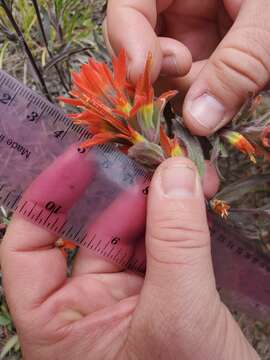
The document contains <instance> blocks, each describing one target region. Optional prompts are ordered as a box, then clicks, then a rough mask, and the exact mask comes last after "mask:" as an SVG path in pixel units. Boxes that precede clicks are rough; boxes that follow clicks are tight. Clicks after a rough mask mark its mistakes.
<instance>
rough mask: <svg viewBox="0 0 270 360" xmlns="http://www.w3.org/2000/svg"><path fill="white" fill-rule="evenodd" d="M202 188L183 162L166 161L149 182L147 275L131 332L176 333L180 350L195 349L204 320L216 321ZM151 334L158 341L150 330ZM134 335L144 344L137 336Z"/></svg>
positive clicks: (216, 303)
mask: <svg viewBox="0 0 270 360" xmlns="http://www.w3.org/2000/svg"><path fill="white" fill-rule="evenodd" d="M200 183H201V181H200V178H199V175H198V173H197V171H196V168H195V165H194V164H193V163H192V162H191V161H190V160H189V159H187V158H171V159H169V160H166V161H165V162H164V163H162V164H161V166H160V167H159V168H158V170H157V171H156V173H155V175H154V177H153V179H152V182H151V186H150V193H149V199H148V218H147V230H146V255H147V271H146V277H145V282H144V285H143V288H142V291H141V295H140V300H139V303H138V306H137V309H136V313H135V315H134V319H133V329H136V328H137V329H138V328H139V329H144V328H147V326H149V325H147V324H149V322H150V323H155V324H156V325H157V327H156V328H157V329H158V328H159V327H158V325H159V324H160V326H165V329H166V339H167V332H168V334H170V335H168V336H172V331H173V329H178V331H177V335H178V338H179V341H180V343H181V347H182V348H183V344H184V343H185V341H188V342H189V343H190V345H192V346H196V345H195V344H194V341H195V340H194V341H193V339H202V338H203V336H204V331H207V330H206V329H207V326H209V323H208V321H206V317H207V319H209V318H210V317H212V316H214V318H216V316H217V312H218V309H219V307H220V300H219V297H218V293H217V291H216V287H215V279H214V273H213V268H212V260H211V251H210V236H209V231H208V225H207V219H206V211H205V201H204V196H203V191H202V188H201V184H200ZM198 299H199V300H198ZM206 314H207V315H206ZM209 314H211V316H210V315H209ZM178 315H179V316H178ZM205 315H206V316H205ZM172 323H173V324H174V325H173V326H171V324H172ZM162 324H163V325H162ZM194 324H196V326H194ZM181 330H182V331H181ZM151 334H153V335H150V337H152V336H153V337H155V336H158V333H156V332H155V329H152V328H151ZM133 335H135V336H136V337H137V339H136V341H137V340H142V339H141V338H140V335H139V334H137V335H136V334H135V331H134V332H133ZM158 338H159V339H162V337H160V336H159V337H158ZM187 347H188V346H187Z"/></svg>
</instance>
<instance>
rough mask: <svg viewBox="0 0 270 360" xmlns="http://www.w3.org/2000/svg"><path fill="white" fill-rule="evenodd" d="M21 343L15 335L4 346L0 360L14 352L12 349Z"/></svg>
mask: <svg viewBox="0 0 270 360" xmlns="http://www.w3.org/2000/svg"><path fill="white" fill-rule="evenodd" d="M18 343H19V339H18V335H13V336H12V337H11V338H10V339H9V340H8V341H7V342H6V343H5V345H4V347H3V349H2V351H1V353H0V359H1V360H2V359H4V357H5V356H6V355H7V354H8V353H9V352H10V351H11V350H12V348H14V347H17V346H18V345H17V344H18Z"/></svg>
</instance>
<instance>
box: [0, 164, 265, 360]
mask: <svg viewBox="0 0 270 360" xmlns="http://www.w3.org/2000/svg"><path fill="white" fill-rule="evenodd" d="M208 171H209V170H208ZM207 178H208V179H210V178H211V176H208V177H207ZM208 191H209V190H208ZM148 200H149V201H148V218H147V232H146V251H147V272H146V277H145V279H143V278H141V277H140V276H138V275H135V274H132V273H129V272H127V271H120V270H122V269H119V268H118V267H117V266H115V265H112V264H110V263H108V262H107V261H105V260H103V259H101V258H96V257H93V256H91V255H90V254H89V253H88V252H87V250H83V249H81V250H80V252H79V254H78V255H77V257H76V260H75V264H74V268H73V273H72V276H71V277H70V278H67V277H66V262H65V259H64V257H63V256H62V254H61V252H60V251H59V249H57V248H55V247H54V243H55V240H56V239H55V237H54V236H53V235H51V234H49V233H48V232H47V231H45V230H43V229H41V228H39V227H37V226H36V225H33V224H31V223H29V222H27V221H26V220H24V219H23V218H21V217H19V216H18V215H15V216H14V218H13V220H12V222H11V224H10V225H9V227H8V230H7V234H6V236H5V238H4V240H3V243H2V251H1V263H2V270H3V281H4V288H5V293H6V297H7V301H8V304H9V307H10V310H11V313H12V316H13V319H14V322H15V325H16V328H17V331H18V334H19V338H20V341H21V345H22V349H23V354H24V358H25V359H26V360H32V359H33V360H36V359H39V360H43V359H44V360H45V359H59V360H61V359H65V360H69V359H72V360H76V359H91V360H98V359H102V360H103V359H107V360H110V359H117V360H121V359H166V360H168V359H179V358H181V359H183V360H184V359H185V360H188V359H192V360H196V359H217V360H221V359H224V360H225V359H230V360H231V359H245V360H250V359H259V358H258V356H257V355H256V353H255V351H254V350H253V349H252V347H251V346H250V345H249V344H248V342H247V340H246V339H245V338H244V336H243V335H242V333H241V331H240V329H239V328H238V326H237V324H236V323H235V321H234V320H233V318H232V316H231V315H230V313H229V311H228V310H227V308H226V307H225V306H224V305H223V304H222V302H221V301H220V298H219V295H218V292H217V290H216V286H215V280H214V274H213V269H212V262H211V253H210V238H209V231H208V226H207V220H206V212H205V200H204V195H203V192H202V189H201V185H200V180H199V176H198V174H197V171H196V169H195V166H194V165H193V164H192V163H191V162H190V160H188V159H186V158H171V159H169V160H167V161H165V162H164V163H163V164H162V165H161V166H160V167H159V168H158V170H157V171H156V173H155V175H154V177H153V180H152V183H151V186H150V192H149V199H148Z"/></svg>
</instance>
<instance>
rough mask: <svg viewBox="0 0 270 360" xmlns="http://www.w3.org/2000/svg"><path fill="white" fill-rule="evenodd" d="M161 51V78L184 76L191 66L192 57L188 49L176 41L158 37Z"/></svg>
mask: <svg viewBox="0 0 270 360" xmlns="http://www.w3.org/2000/svg"><path fill="white" fill-rule="evenodd" d="M159 43H160V47H161V51H162V56H163V59H162V66H161V74H162V75H163V76H184V75H186V74H187V73H188V72H189V70H190V68H191V65H192V56H191V53H190V51H189V50H188V48H187V47H186V46H185V45H183V44H182V43H180V42H179V41H177V40H174V39H171V38H167V37H159Z"/></svg>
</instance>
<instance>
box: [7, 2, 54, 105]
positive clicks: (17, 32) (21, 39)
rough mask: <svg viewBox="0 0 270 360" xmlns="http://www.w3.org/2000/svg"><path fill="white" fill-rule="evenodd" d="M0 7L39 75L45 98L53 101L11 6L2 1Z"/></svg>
mask: <svg viewBox="0 0 270 360" xmlns="http://www.w3.org/2000/svg"><path fill="white" fill-rule="evenodd" d="M0 5H1V6H2V7H3V9H4V11H5V13H6V14H7V17H8V19H9V21H10V23H11V25H12V26H13V28H14V30H15V32H16V34H17V37H18V40H19V43H20V44H21V46H22V48H23V50H24V52H25V53H26V55H27V57H28V59H29V61H30V63H31V65H32V67H33V69H34V71H35V74H36V75H37V78H38V80H39V82H40V85H41V88H42V90H43V92H44V94H45V96H46V97H47V99H48V100H49V101H52V99H51V96H50V93H49V91H48V88H47V86H46V83H45V80H44V78H43V75H42V73H41V71H40V69H39V67H38V65H37V63H36V61H35V59H34V56H33V54H32V52H31V50H30V48H29V46H28V45H27V42H26V41H25V38H24V36H23V33H22V31H21V30H20V28H19V26H18V24H17V23H16V20H15V19H14V17H13V15H12V12H11V10H10V8H9V6H8V5H7V3H6V1H5V0H0Z"/></svg>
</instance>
